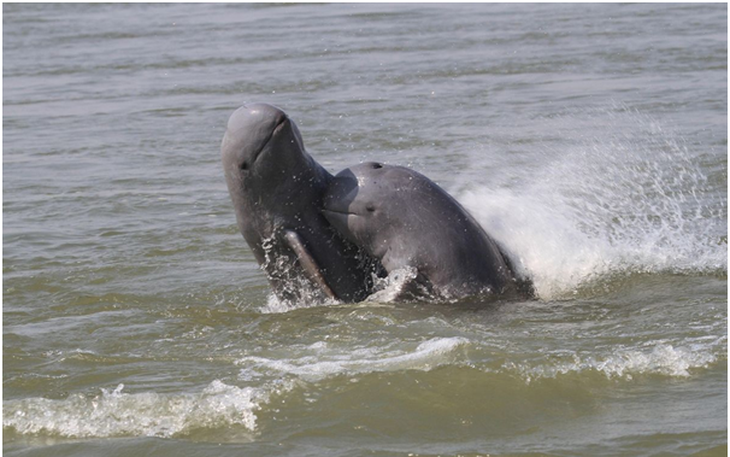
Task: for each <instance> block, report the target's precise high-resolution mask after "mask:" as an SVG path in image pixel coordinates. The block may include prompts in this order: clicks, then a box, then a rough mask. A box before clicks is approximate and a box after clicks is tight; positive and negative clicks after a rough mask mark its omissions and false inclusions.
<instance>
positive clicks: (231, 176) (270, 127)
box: [221, 103, 332, 231]
mask: <svg viewBox="0 0 730 457" xmlns="http://www.w3.org/2000/svg"><path fill="white" fill-rule="evenodd" d="M221 159H222V161H223V171H224V174H225V177H226V184H227V185H228V191H229V192H230V195H231V199H232V200H233V205H234V208H235V210H236V217H237V220H238V223H239V227H240V228H241V230H242V231H243V230H244V227H246V226H247V225H248V224H247V222H246V221H253V220H254V219H256V218H258V219H264V218H267V219H272V217H278V216H282V217H285V216H286V215H287V214H293V213H295V212H296V211H300V210H301V208H303V207H312V206H315V207H316V206H318V205H319V203H318V202H320V201H321V198H322V194H323V193H324V189H325V187H326V185H327V182H328V181H329V180H330V179H331V178H332V176H331V175H330V174H329V173H328V172H327V171H326V170H325V169H324V168H322V167H321V166H320V165H319V164H318V163H317V162H316V161H315V160H314V159H313V158H312V157H311V156H310V155H309V154H308V153H307V152H306V150H305V149H304V142H303V141H302V135H301V133H299V129H298V128H297V126H296V124H295V123H294V121H292V120H291V119H290V118H289V117H288V116H287V115H286V113H284V111H282V110H281V109H279V108H277V107H275V106H272V105H268V104H265V103H247V104H244V105H243V106H241V107H240V108H238V109H237V110H236V111H235V112H234V113H233V114H231V116H230V118H229V119H228V125H227V127H226V133H225V135H224V136H223V141H222V143H221Z"/></svg>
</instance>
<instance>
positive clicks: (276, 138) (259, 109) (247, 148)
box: [221, 103, 306, 184]
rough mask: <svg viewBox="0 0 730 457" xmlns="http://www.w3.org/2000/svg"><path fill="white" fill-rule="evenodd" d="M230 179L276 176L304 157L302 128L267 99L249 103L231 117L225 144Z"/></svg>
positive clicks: (222, 148)
mask: <svg viewBox="0 0 730 457" xmlns="http://www.w3.org/2000/svg"><path fill="white" fill-rule="evenodd" d="M221 154H222V159H223V168H224V170H225V173H226V179H227V180H228V181H229V184H230V181H231V180H233V181H240V182H241V183H242V184H245V183H247V181H252V180H257V179H259V178H261V179H267V180H268V179H272V178H275V177H276V175H278V174H281V173H279V172H280V170H287V169H291V167H293V166H296V165H297V162H300V161H302V159H303V158H304V157H302V156H303V155H304V154H306V153H304V144H303V142H302V136H301V134H300V133H299V129H298V128H297V127H296V125H295V124H294V122H293V121H292V120H291V119H289V117H287V115H286V113H284V111H282V110H280V109H279V108H277V107H275V106H272V105H268V104H266V103H251V104H245V105H243V106H241V107H240V108H239V109H237V110H236V111H235V112H234V113H233V114H232V115H231V117H230V118H229V119H228V125H227V128H226V133H225V135H224V136H223V142H222V144H221Z"/></svg>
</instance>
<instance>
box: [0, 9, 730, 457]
mask: <svg viewBox="0 0 730 457" xmlns="http://www.w3.org/2000/svg"><path fill="white" fill-rule="evenodd" d="M3 26H4V35H3V57H4V66H3V86H4V92H3V94H4V99H3V216H4V218H3V316H4V319H3V355H4V357H3V395H4V399H3V448H4V452H5V453H6V454H7V455H16V456H20V455H22V456H63V455H69V456H70V455H73V456H79V455H82V456H83V455H88V456H96V455H110V456H133V455H134V456H136V455H159V456H165V455H174V456H179V455H199V456H221V455H231V456H234V455H235V456H239V455H276V456H279V455H292V456H302V455H312V456H361V455H363V456H364V455H382V456H389V455H406V454H412V455H456V454H460V455H486V454H490V455H546V454H547V455H581V456H582V455H586V456H588V455H590V456H600V455H606V456H615V455H626V456H636V455H691V454H695V453H700V455H726V453H727V393H726V392H727V8H726V6H724V5H702V4H689V5H682V4H672V5H660V4H648V5H495V4H487V5H458V6H446V5H415V4H414V5H384V4H378V5H348V4H346V5H326V6H322V5H276V6H270V5H212V4H209V5H194V4H182V5H174V4H169V5H143V4H132V5H113V4H98V5H82V4H74V5H41V4H17V5H16V4H6V5H3ZM244 101H264V102H269V103H274V104H276V105H278V106H280V107H282V108H283V109H285V110H286V111H287V112H288V113H289V114H290V115H291V117H292V118H293V119H295V121H296V122H297V123H298V124H299V126H300V129H301V131H302V133H303V136H304V140H305V143H306V146H307V148H308V150H309V151H310V153H311V154H312V155H313V156H314V157H315V158H316V160H318V161H319V162H320V163H321V164H323V165H324V166H325V167H326V168H327V169H329V170H330V171H332V172H337V171H339V170H340V169H342V168H344V167H346V166H349V165H353V164H356V163H359V162H361V161H365V160H379V161H385V162H387V163H392V164H398V165H406V166H410V167H412V168H414V169H416V170H418V171H420V172H421V173H424V174H426V175H427V176H429V177H430V178H432V179H433V180H435V181H436V182H438V183H439V184H440V185H441V186H443V187H444V188H445V189H447V190H448V191H449V192H450V193H452V194H453V195H454V196H455V197H456V198H457V199H458V200H459V201H461V202H462V203H463V204H464V205H465V206H466V207H467V208H468V209H469V210H470V211H471V212H472V213H473V214H474V215H475V217H477V219H478V220H479V221H480V222H481V223H482V224H483V225H484V227H485V228H486V229H487V231H488V232H490V233H491V234H492V235H493V236H494V237H495V238H496V239H497V240H499V241H500V242H501V243H503V244H504V245H505V246H507V248H508V249H509V250H510V251H511V252H512V254H513V255H514V257H515V259H517V262H518V264H519V265H520V268H521V269H523V271H525V272H526V273H528V274H529V275H531V276H532V277H533V279H534V282H535V286H536V288H537V293H538V299H537V300H533V301H527V302H498V303H490V304H483V303H471V304H469V305H465V306H444V305H438V304H405V303H398V302H392V301H391V302H385V303H382V302H366V303H358V304H348V305H337V304H331V303H330V304H322V303H301V304H296V305H285V304H282V303H279V302H277V301H276V300H275V299H274V298H273V297H272V296H271V291H270V288H269V286H268V284H267V282H266V278H265V277H264V276H263V274H262V272H261V271H260V270H259V268H258V266H257V264H256V262H255V260H254V258H253V255H252V254H251V252H250V250H249V249H248V247H247V246H246V245H245V242H244V240H243V239H242V237H241V235H240V234H239V233H238V232H237V229H236V226H235V216H234V213H233V209H232V207H231V203H230V200H229V197H228V193H227V189H226V187H225V182H224V179H223V175H222V169H221V165H220V151H219V146H220V140H221V138H222V135H223V132H224V129H225V123H226V120H227V118H228V116H229V115H230V113H232V112H233V110H235V109H236V108H237V107H238V106H239V105H240V104H241V103H243V102H244Z"/></svg>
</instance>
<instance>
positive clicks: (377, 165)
mask: <svg viewBox="0 0 730 457" xmlns="http://www.w3.org/2000/svg"><path fill="white" fill-rule="evenodd" d="M379 168H383V164H380V163H374V164H373V169H374V170H377V169H379Z"/></svg>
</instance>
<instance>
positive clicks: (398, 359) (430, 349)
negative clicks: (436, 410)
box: [237, 337, 468, 382]
mask: <svg viewBox="0 0 730 457" xmlns="http://www.w3.org/2000/svg"><path fill="white" fill-rule="evenodd" d="M466 344H468V340H466V339H465V338H461V337H450V338H432V339H430V340H426V341H424V342H422V343H420V344H419V345H417V346H416V347H415V348H414V349H413V350H412V351H404V350H402V349H396V350H392V349H391V350H388V349H386V350H382V349H379V348H372V347H368V348H361V349H354V350H348V351H347V352H341V351H339V350H337V349H330V348H329V347H328V345H327V344H326V343H324V342H319V343H316V344H314V345H312V346H310V347H308V348H306V349H305V350H304V351H302V352H303V353H304V354H302V355H301V356H300V357H296V358H290V359H270V358H265V357H245V358H243V359H241V360H239V361H238V362H237V363H238V364H239V365H242V366H244V367H245V368H244V369H243V370H242V371H241V376H242V377H243V378H250V377H252V376H255V375H256V374H258V373H261V372H270V371H274V372H277V373H279V374H280V373H285V374H288V375H293V376H295V377H297V378H299V379H302V380H304V381H309V382H316V381H320V380H322V379H326V378H330V377H333V376H338V375H354V374H364V373H373V372H387V371H401V370H422V371H428V370H431V369H433V368H435V367H437V366H440V365H443V364H448V363H451V362H453V360H454V357H455V355H456V354H455V353H456V350H457V349H458V348H460V347H462V346H464V345H466ZM307 353H309V354H311V355H306V354H307Z"/></svg>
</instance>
